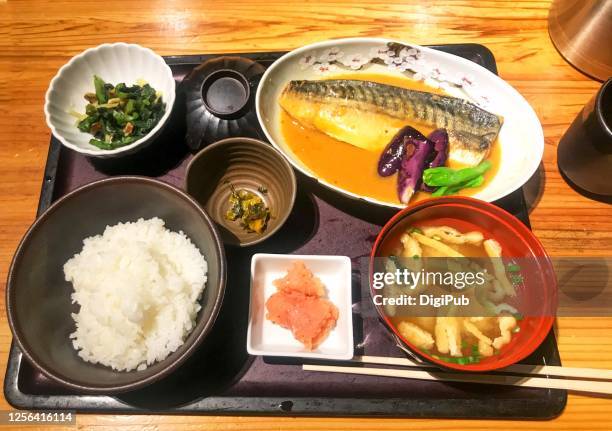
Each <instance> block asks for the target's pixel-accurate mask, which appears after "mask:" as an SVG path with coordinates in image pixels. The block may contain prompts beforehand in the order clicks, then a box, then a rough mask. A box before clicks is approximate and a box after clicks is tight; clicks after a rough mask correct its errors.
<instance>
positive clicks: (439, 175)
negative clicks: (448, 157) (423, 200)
mask: <svg viewBox="0 0 612 431" xmlns="http://www.w3.org/2000/svg"><path fill="white" fill-rule="evenodd" d="M490 168H491V162H490V161H488V160H485V161H484V162H482V163H481V164H479V165H478V166H474V167H471V168H463V169H451V168H447V167H444V166H440V167H437V168H429V169H425V171H423V181H424V182H425V184H427V185H428V186H432V187H444V186H446V187H450V186H456V185H459V184H461V183H465V182H467V181H469V180H472V179H474V178H477V177H479V176H481V175H482V174H484V173H485V172H486V171H488V170H489V169H490Z"/></svg>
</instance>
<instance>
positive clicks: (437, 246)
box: [410, 232, 465, 257]
mask: <svg viewBox="0 0 612 431" xmlns="http://www.w3.org/2000/svg"><path fill="white" fill-rule="evenodd" d="M410 236H411V237H413V238H414V239H416V240H417V241H418V242H420V243H421V244H423V245H426V246H428V247H431V248H433V249H434V250H436V251H437V252H439V253H441V256H440V257H465V256H464V255H462V254H461V253H459V252H458V251H457V250H455V249H454V248H452V247H449V246H448V245H446V244H444V243H443V242H442V241H438V240H435V239H433V238H429V237H428V236H425V235H422V234H420V233H418V232H412V233H411V234H410Z"/></svg>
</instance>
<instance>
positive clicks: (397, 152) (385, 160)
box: [378, 126, 425, 177]
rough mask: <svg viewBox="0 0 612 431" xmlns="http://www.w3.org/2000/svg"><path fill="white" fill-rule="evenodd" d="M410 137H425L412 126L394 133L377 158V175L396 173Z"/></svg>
mask: <svg viewBox="0 0 612 431" xmlns="http://www.w3.org/2000/svg"><path fill="white" fill-rule="evenodd" d="M410 138H415V139H425V137H424V136H423V135H422V134H421V132H419V131H418V130H416V129H415V128H413V127H410V126H406V127H403V128H401V129H400V130H399V132H397V133H396V134H395V136H394V137H393V139H391V141H390V142H389V143H388V144H387V146H386V147H385V149H384V150H383V152H382V154H381V155H380V159H379V160H378V175H380V176H381V177H388V176H391V175H393V174H394V173H396V172H397V171H398V170H399V169H400V167H401V165H402V160H404V158H405V155H406V144H407V143H408V140H409V139H410Z"/></svg>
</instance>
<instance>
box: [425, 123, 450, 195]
mask: <svg viewBox="0 0 612 431" xmlns="http://www.w3.org/2000/svg"><path fill="white" fill-rule="evenodd" d="M427 139H429V140H430V141H431V142H433V143H434V150H433V158H431V159H430V161H429V162H428V163H427V164H426V168H437V167H438V166H444V165H445V164H446V159H448V133H447V132H446V129H436V130H434V131H433V132H431V133H430V134H429V136H427ZM421 190H423V191H424V192H428V193H433V192H434V191H435V190H436V188H435V187H431V186H428V185H427V184H425V182H424V181H422V182H421Z"/></svg>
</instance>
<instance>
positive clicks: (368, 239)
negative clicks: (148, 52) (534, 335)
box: [4, 44, 567, 419]
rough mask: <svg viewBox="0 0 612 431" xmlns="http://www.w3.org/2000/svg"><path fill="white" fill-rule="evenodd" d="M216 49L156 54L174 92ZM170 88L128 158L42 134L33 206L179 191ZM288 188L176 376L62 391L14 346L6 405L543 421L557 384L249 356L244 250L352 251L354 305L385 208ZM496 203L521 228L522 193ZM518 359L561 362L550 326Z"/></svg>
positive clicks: (177, 135) (182, 160)
mask: <svg viewBox="0 0 612 431" xmlns="http://www.w3.org/2000/svg"><path fill="white" fill-rule="evenodd" d="M433 48H435V49H439V50H443V51H446V52H450V53H453V54H456V55H459V56H462V57H465V58H467V59H469V60H471V61H474V62H476V63H478V64H480V65H482V66H484V67H486V68H488V69H489V70H491V71H493V72H497V70H496V66H495V59H494V58H493V55H492V54H491V52H490V51H489V50H488V49H487V48H486V47H484V46H482V45H477V44H460V45H442V46H434V47H433ZM281 54H282V53H249V54H232V55H239V56H242V57H247V58H250V59H253V60H256V61H257V62H259V63H261V64H262V65H263V66H265V67H267V66H269V65H270V64H271V63H272V62H273V61H274V60H275V59H277V58H278V57H279V56H280V55H281ZM218 56H219V55H201V56H179V57H166V61H167V62H168V64H169V65H170V67H171V68H172V70H173V72H174V76H175V78H176V81H177V85H179V90H180V82H181V80H182V79H183V78H184V77H185V75H186V74H188V73H189V72H190V71H191V70H192V69H193V68H194V67H195V66H196V65H198V64H199V63H200V62H202V61H204V60H207V59H210V58H214V57H218ZM178 94H179V97H178V98H177V104H176V105H175V109H174V111H173V114H172V117H171V119H170V121H171V124H169V125H168V127H166V128H165V131H164V132H163V134H162V136H160V138H159V139H158V140H157V143H155V144H153V145H151V146H150V147H149V148H150V150H149V149H147V152H146V153H138V154H136V155H135V156H133V157H131V158H130V159H126V160H118V161H114V160H111V161H104V160H103V161H100V160H93V161H92V160H89V159H87V158H85V157H83V156H82V155H79V154H77V153H75V152H72V151H70V150H67V149H65V148H63V147H62V146H61V145H60V143H59V142H58V141H57V140H55V139H53V138H52V139H51V144H50V148H49V155H48V158H47V166H46V170H45V177H44V181H43V187H42V192H41V197H40V204H39V208H38V212H39V213H40V212H42V211H44V210H45V209H46V208H47V207H48V206H49V204H50V203H51V202H53V201H54V200H55V199H57V198H58V197H60V196H62V195H64V194H65V193H67V192H69V191H70V190H73V189H75V188H76V187H78V186H81V185H83V184H86V183H88V182H91V181H93V180H96V179H100V178H104V177H107V176H110V175H118V174H136V175H147V176H152V177H157V178H160V179H162V180H164V181H167V182H169V183H173V184H175V185H178V186H181V185H182V182H183V175H184V171H185V167H186V165H187V162H188V161H189V159H191V153H190V152H189V149H188V148H187V145H186V144H185V139H184V138H185V124H184V123H185V115H184V110H183V109H182V105H183V104H184V103H183V100H181V97H180V91H179V92H178ZM251 103H252V102H251ZM251 106H252V105H251ZM261 135H263V134H261ZM298 189H299V192H298V196H297V199H296V204H295V208H294V211H293V213H292V214H291V216H290V218H289V219H288V221H287V223H286V224H285V226H284V227H283V228H282V229H281V231H279V232H278V233H277V234H276V235H275V236H274V237H273V238H271V239H270V240H269V241H266V242H264V243H262V244H260V245H258V246H254V247H250V248H247V249H233V250H232V249H229V250H228V251H227V259H228V267H229V268H228V273H229V278H228V283H227V289H226V298H225V300H224V304H223V307H222V309H221V312H220V316H219V318H218V320H217V322H216V324H215V327H214V329H213V331H212V333H211V334H210V336H209V337H208V338H207V339H206V340H205V342H204V344H203V345H202V347H201V348H200V349H199V350H198V352H196V353H195V354H194V356H193V357H192V358H190V360H189V361H188V362H187V363H186V364H185V365H183V366H182V367H181V368H180V369H179V370H178V371H176V372H175V373H173V374H172V375H171V376H169V377H167V378H166V379H165V380H162V381H160V382H158V383H155V384H153V385H151V386H149V387H147V388H144V389H141V390H138V391H135V392H130V393H125V394H121V395H119V396H116V397H111V396H92V395H83V394H78V393H73V392H70V391H68V390H66V389H65V388H63V387H61V386H59V385H57V384H55V383H54V382H52V381H50V380H49V379H47V378H46V377H45V376H43V375H41V374H40V373H38V372H37V371H35V370H34V368H33V367H32V366H30V364H29V363H28V362H27V361H26V360H25V359H24V358H23V357H22V355H21V352H20V351H19V349H18V348H17V347H15V345H14V344H13V345H12V346H11V350H10V356H9V360H8V367H7V371H6V377H5V381H4V393H5V397H6V399H7V400H8V402H9V403H11V404H12V405H13V406H15V407H18V408H23V409H66V410H76V411H83V412H99V413H104V412H109V413H110V412H124V413H132V414H133V413H182V414H185V413H193V414H264V415H290V416H295V415H310V416H317V415H319V416H391V417H460V418H468V417H469V418H534V419H545V418H551V417H555V416H556V415H558V414H559V413H560V412H561V411H562V410H563V408H564V407H565V404H566V400H567V393H566V392H565V391H561V390H549V389H534V388H519V387H503V386H492V385H474V384H454V383H442V382H435V381H419V380H407V379H397V378H395V379H394V378H386V377H373V376H356V375H340V374H334V375H330V374H326V373H317V372H306V371H302V368H301V364H300V363H298V362H295V361H293V362H292V361H287V360H280V359H268V358H262V357H250V356H249V355H248V354H247V352H246V347H245V344H246V343H245V339H246V328H247V319H248V300H249V280H248V277H249V274H248V268H249V263H250V258H251V255H252V254H253V253H256V252H273V253H299V254H340V255H347V256H350V257H351V258H352V259H353V268H354V271H353V274H354V283H353V284H354V286H353V290H354V292H353V297H354V298H357V301H358V300H359V299H358V296H359V294H360V282H359V268H360V265H359V261H360V259H361V258H362V257H364V256H367V255H368V254H369V251H370V248H371V246H372V243H373V240H374V238H375V236H376V234H377V233H378V231H379V229H380V227H381V226H382V225H383V224H384V223H385V221H386V220H388V219H389V217H390V216H391V214H392V213H391V212H389V211H387V210H383V209H377V208H374V207H371V206H364V204H362V203H358V202H356V201H352V200H349V199H347V198H343V197H341V196H339V195H338V194H334V193H331V192H329V191H326V190H323V189H322V188H321V187H320V186H318V185H317V184H316V183H313V182H312V181H310V180H308V179H306V178H304V177H301V176H299V177H298ZM496 204H497V205H499V206H501V207H502V208H504V209H506V210H508V211H509V212H511V213H513V214H514V215H516V216H517V217H518V218H520V219H521V220H522V221H523V222H524V223H525V224H527V225H529V219H528V213H527V208H526V205H525V201H524V198H523V193H522V190H518V191H516V192H514V193H512V194H511V195H510V196H508V197H506V198H504V199H503V200H500V201H498V202H496ZM347 232H349V233H350V234H347ZM362 311H363V310H362ZM364 314H366V313H364ZM367 315H370V316H374V315H375V313H367ZM353 320H354V328H355V331H354V332H355V346H356V354H366V355H378V356H384V355H387V356H402V352H401V351H400V350H399V349H398V348H397V347H396V346H395V343H394V341H393V339H392V338H391V336H390V335H389V333H388V332H387V331H386V330H385V328H384V327H383V325H382V323H380V322H379V321H378V320H377V319H376V318H373V317H372V318H370V317H367V318H362V317H361V315H359V314H354V316H353ZM524 362H525V363H531V364H548V365H560V359H559V353H558V351H557V345H556V342H555V338H554V335H553V333H552V332H551V333H550V334H549V335H548V337H547V338H546V340H545V341H544V343H543V344H542V346H540V348H539V349H538V350H537V351H536V352H535V353H534V354H533V355H531V356H530V357H529V358H527V359H526V360H525V361H524Z"/></svg>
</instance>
